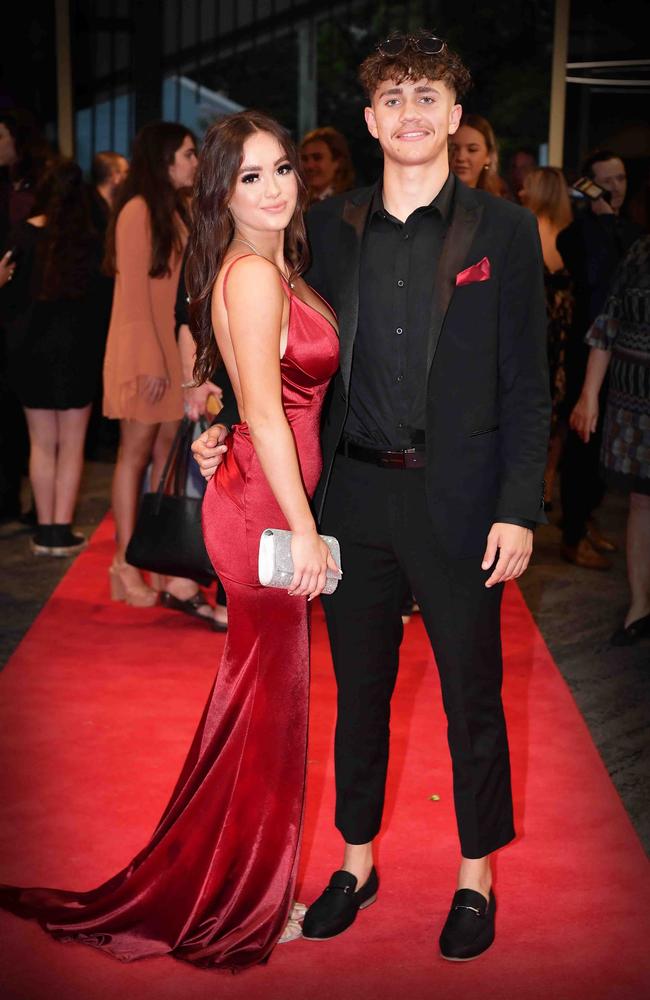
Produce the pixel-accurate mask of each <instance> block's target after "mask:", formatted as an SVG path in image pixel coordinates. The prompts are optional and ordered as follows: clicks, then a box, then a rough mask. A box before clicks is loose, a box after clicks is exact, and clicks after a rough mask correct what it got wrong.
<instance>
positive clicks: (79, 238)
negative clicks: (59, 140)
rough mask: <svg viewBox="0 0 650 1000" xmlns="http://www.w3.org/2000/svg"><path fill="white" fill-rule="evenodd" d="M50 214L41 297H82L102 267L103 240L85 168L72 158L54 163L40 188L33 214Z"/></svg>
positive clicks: (42, 252)
mask: <svg viewBox="0 0 650 1000" xmlns="http://www.w3.org/2000/svg"><path fill="white" fill-rule="evenodd" d="M41 213H43V214H44V215H45V217H46V227H45V233H44V240H43V242H42V243H41V244H40V247H39V255H40V259H41V262H42V278H41V282H40V289H39V292H38V297H39V299H45V300H47V301H52V300H55V299H78V298H82V297H83V295H84V294H85V292H86V291H87V289H88V285H89V283H90V279H91V277H92V276H93V274H95V273H97V272H98V269H99V260H100V253H99V239H98V236H97V234H96V232H95V231H94V229H93V226H92V222H91V218H90V208H89V205H88V197H87V194H86V189H85V186H84V182H83V174H82V172H81V168H80V167H79V166H77V164H76V163H74V162H73V161H72V160H63V159H62V160H59V161H58V162H55V163H53V164H52V165H51V166H50V167H49V168H48V169H47V171H46V172H45V174H44V175H43V178H42V180H41V183H40V185H39V187H38V189H37V191H36V203H35V206H34V211H33V214H41Z"/></svg>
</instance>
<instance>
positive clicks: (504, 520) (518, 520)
mask: <svg viewBox="0 0 650 1000" xmlns="http://www.w3.org/2000/svg"><path fill="white" fill-rule="evenodd" d="M497 521H498V522H499V524H517V525H519V527H520V528H530V530H531V531H534V530H535V528H536V527H537V521H529V520H528V519H527V518H525V517H499V518H497Z"/></svg>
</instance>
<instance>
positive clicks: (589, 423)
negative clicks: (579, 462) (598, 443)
mask: <svg viewBox="0 0 650 1000" xmlns="http://www.w3.org/2000/svg"><path fill="white" fill-rule="evenodd" d="M597 423H598V396H597V395H590V394H588V393H587V394H586V393H584V392H583V393H582V394H581V396H580V399H579V400H578V402H577V403H576V405H575V406H574V407H573V410H572V411H571V416H570V417H569V427H570V428H571V430H573V431H575V432H576V434H577V435H578V437H579V438H580V439H581V440H582V441H584V443H585V444H588V443H589V438H590V437H591V435H592V434H593V433H594V432H595V430H596V425H597Z"/></svg>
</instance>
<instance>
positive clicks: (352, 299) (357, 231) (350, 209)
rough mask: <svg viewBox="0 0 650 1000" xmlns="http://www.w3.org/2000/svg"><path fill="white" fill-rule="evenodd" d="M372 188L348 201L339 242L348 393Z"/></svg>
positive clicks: (341, 326)
mask: <svg viewBox="0 0 650 1000" xmlns="http://www.w3.org/2000/svg"><path fill="white" fill-rule="evenodd" d="M371 201H372V190H370V191H369V192H368V196H367V198H364V200H363V201H362V202H360V203H359V202H353V201H346V203H345V205H344V206H343V215H342V218H341V235H340V242H339V289H340V297H339V314H338V321H339V338H340V346H339V363H340V365H341V375H342V376H343V382H344V385H345V391H346V393H347V391H348V389H349V386H350V372H351V370H352V351H353V348H354V338H355V336H356V332H357V322H358V318H359V260H360V257H361V243H362V240H363V230H364V228H365V225H366V219H367V218H368V212H369V210H370V204H371Z"/></svg>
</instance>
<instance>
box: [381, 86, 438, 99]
mask: <svg viewBox="0 0 650 1000" xmlns="http://www.w3.org/2000/svg"><path fill="white" fill-rule="evenodd" d="M403 93H404V88H403V87H389V88H388V89H387V90H382V91H381V93H380V95H379V96H380V97H385V96H386V95H387V94H403ZM415 93H416V94H438V93H439V91H438V90H436V88H435V87H431V86H429V84H428V83H422V84H420V86H419V87H416V88H415Z"/></svg>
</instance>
